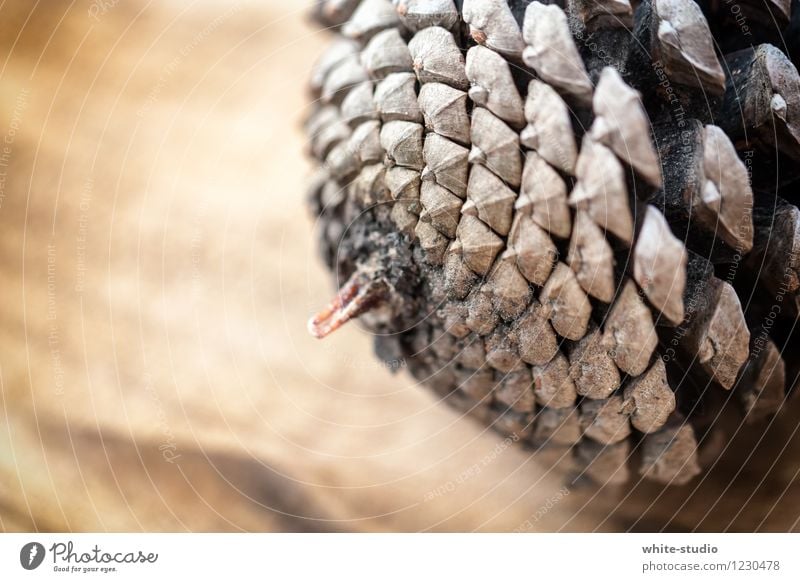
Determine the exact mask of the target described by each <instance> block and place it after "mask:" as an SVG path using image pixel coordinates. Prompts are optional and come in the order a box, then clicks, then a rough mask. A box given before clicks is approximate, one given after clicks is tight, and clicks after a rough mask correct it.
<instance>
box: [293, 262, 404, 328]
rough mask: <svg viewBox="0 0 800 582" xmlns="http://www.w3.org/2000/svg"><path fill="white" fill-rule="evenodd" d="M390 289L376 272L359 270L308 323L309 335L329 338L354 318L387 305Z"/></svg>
mask: <svg viewBox="0 0 800 582" xmlns="http://www.w3.org/2000/svg"><path fill="white" fill-rule="evenodd" d="M387 290H388V286H387V283H386V281H385V280H384V279H383V278H382V277H380V276H378V275H376V274H375V272H374V271H373V270H369V271H368V270H366V269H359V270H356V272H355V273H353V275H352V276H351V277H350V278H349V279H348V280H347V282H346V283H345V284H344V285H343V286H342V287H341V289H339V292H338V293H337V294H336V295H335V296H334V298H333V299H332V300H331V302H330V303H328V305H327V306H326V307H325V308H324V309H322V310H321V311H320V312H319V313H317V314H316V315H315V316H314V317H312V318H311V319H309V320H308V331H309V333H310V334H311V335H313V336H314V337H316V338H319V339H322V338H324V337H327V336H328V335H330V334H331V333H333V332H334V331H336V330H337V329H339V328H340V327H342V326H343V325H344V324H345V323H347V322H348V321H350V320H351V319H354V318H356V317H358V316H359V315H363V314H364V313H366V312H368V311H370V310H372V309H374V308H376V307H378V306H380V305H381V304H383V303H384V302H385V300H386V297H387Z"/></svg>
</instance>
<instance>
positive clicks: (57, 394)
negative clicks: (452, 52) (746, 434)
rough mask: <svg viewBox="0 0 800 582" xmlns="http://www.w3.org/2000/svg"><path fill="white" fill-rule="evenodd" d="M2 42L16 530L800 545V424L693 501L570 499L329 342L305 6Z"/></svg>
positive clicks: (7, 512) (176, 17) (200, 12)
mask: <svg viewBox="0 0 800 582" xmlns="http://www.w3.org/2000/svg"><path fill="white" fill-rule="evenodd" d="M0 19H1V20H0V21H2V23H3V24H2V28H0V45H2V47H3V51H2V53H1V54H2V55H4V56H3V57H2V65H1V67H2V68H0V140H3V141H2V143H0V253H2V258H1V259H0V269H2V275H1V276H2V279H1V280H2V287H0V321H2V326H0V334H2V335H0V531H3V530H5V531H17V530H42V531H55V530H58V531H61V530H113V531H119V530H125V531H139V530H145V531H151V530H168V531H184V530H213V531H221V530H225V531H228V530H230V531H239V530H248V531H251V530H259V531H286V530H290V531H383V530H401V531H419V530H433V531H439V530H456V531H473V530H491V531H498V530H499V531H505V530H515V529H521V530H545V531H552V530H565V531H574V530H580V531H583V530H594V529H599V530H625V529H662V528H668V529H684V530H686V529H695V528H697V529H733V530H745V531H746V530H749V529H756V528H761V529H777V530H786V529H791V528H794V529H798V524H797V519H798V515H800V509H798V507H797V506H798V505H799V504H798V500H800V492H798V488H797V487H796V486H795V485H794V482H795V481H796V477H797V471H798V467H800V463H799V462H798V461H797V460H796V459H795V457H797V456H798V455H797V454H794V456H792V455H791V451H792V449H794V450H797V446H796V445H797V439H796V438H795V434H794V432H793V430H791V427H779V428H776V429H775V430H776V431H783V432H780V433H779V434H778V436H777V439H778V442H781V443H786V444H787V448H786V449H785V450H784V451H780V450H779V451H770V450H764V451H759V452H758V453H757V454H756V455H755V456H754V458H753V459H752V460H751V462H750V463H748V464H747V465H746V466H745V468H744V469H745V470H744V471H743V472H738V469H739V467H740V464H739V463H738V462H736V463H734V464H732V465H731V464H727V465H726V464H725V463H723V464H722V465H720V467H719V468H718V469H717V471H716V472H715V473H714V474H713V475H712V476H711V477H710V478H708V479H707V480H706V481H705V482H703V483H702V484H701V485H700V487H699V488H697V487H695V486H690V487H687V488H683V489H680V490H673V491H670V492H667V493H666V494H663V493H662V492H660V491H658V490H655V489H651V488H648V487H644V486H634V487H633V488H632V489H631V490H616V491H614V490H602V491H600V492H597V491H593V490H591V489H586V488H580V487H578V488H574V487H573V488H570V489H567V490H564V489H562V487H563V485H564V483H565V473H564V471H562V470H561V469H560V468H555V469H552V468H550V467H551V463H552V462H553V461H557V459H550V458H539V457H531V456H530V455H529V454H528V453H527V452H525V451H521V450H518V449H517V448H515V447H507V446H505V444H504V443H503V441H502V440H501V439H500V438H499V437H497V436H495V435H494V434H492V433H488V432H486V431H485V430H484V429H483V428H482V427H480V426H478V425H476V424H474V423H473V422H472V421H470V420H468V419H463V418H460V417H459V415H457V414H455V413H454V412H451V411H450V410H449V409H447V408H445V407H444V406H440V405H438V404H437V402H436V400H435V399H434V398H433V397H432V396H430V395H429V394H428V393H427V392H426V391H425V390H424V389H421V388H420V387H417V386H416V385H415V384H414V382H413V381H412V380H411V379H410V378H409V377H407V376H406V375H404V374H402V373H400V374H396V375H393V374H391V372H390V371H389V370H387V369H385V368H382V367H381V366H380V365H378V364H377V363H376V362H375V360H374V359H373V358H372V354H371V345H370V343H371V342H370V339H369V337H367V335H366V334H365V333H363V332H362V331H360V330H359V329H357V327H356V326H353V327H352V328H350V329H346V330H343V331H341V332H339V333H337V334H335V335H334V336H333V337H331V338H329V339H328V340H326V341H325V342H322V343H321V342H318V341H316V340H313V339H312V338H310V337H309V336H308V335H307V333H306V329H305V321H306V319H307V317H308V316H309V314H310V313H312V311H313V310H314V309H315V308H316V307H318V306H320V305H321V304H322V303H323V302H324V301H325V300H326V299H328V297H329V295H330V292H331V284H330V282H329V280H328V278H327V277H326V275H325V274H324V272H323V270H322V267H321V265H320V263H319V261H318V260H317V257H316V256H315V254H314V248H313V244H312V243H313V239H312V236H311V235H310V233H311V231H312V229H313V223H312V221H311V220H310V219H309V218H308V216H307V214H306V209H305V207H304V201H303V196H304V192H303V184H304V181H305V178H306V176H307V173H308V167H307V164H306V162H305V158H304V143H303V139H302V136H301V133H300V131H299V124H300V122H301V119H302V117H303V115H304V112H305V107H306V98H307V97H306V93H305V80H306V77H307V74H308V70H309V67H310V66H311V64H312V62H313V60H314V58H315V57H316V56H317V55H318V54H319V52H320V50H321V49H322V47H323V46H324V43H325V42H326V39H327V36H326V34H325V33H323V32H319V31H316V30H314V29H313V27H311V26H309V25H308V24H307V22H306V21H305V6H303V5H302V3H290V2H278V1H277V0H273V1H264V2H255V1H251V2H247V1H241V2H235V1H234V2H231V3H222V2H212V1H211V0H203V1H194V2H190V1H176V2H168V3H167V2H161V3H154V2H145V1H143V0H142V1H133V0H110V1H105V2H103V1H100V0H98V1H96V2H87V1H78V2H73V3H47V5H46V6H45V5H44V4H41V3H30V2H26V1H24V0H17V1H11V2H9V1H7V2H4V3H2V4H0ZM781 439H782V440H781ZM773 442H774V441H773ZM762 448H763V447H762ZM787 451H788V453H787ZM776 455H781V456H780V457H779V459H778V460H779V462H778V463H776V464H774V467H773V469H772V471H771V472H770V473H769V477H768V479H765V480H762V477H763V476H764V474H765V467H769V466H770V462H771V459H775V458H776ZM565 491H568V492H569V494H568V495H565V493H564V492H565ZM684 501H686V503H685V504H684Z"/></svg>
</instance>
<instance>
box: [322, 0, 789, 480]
mask: <svg viewBox="0 0 800 582" xmlns="http://www.w3.org/2000/svg"><path fill="white" fill-rule="evenodd" d="M738 6H740V7H741V11H742V14H744V15H745V16H746V28H747V29H746V30H745V29H744V28H743V26H744V25H743V20H742V19H741V18H738V19H737V18H735V17H734V15H733V14H732V13H731V11H730V10H729V9H728V5H727V4H724V3H718V2H717V3H710V2H709V3H706V2H704V1H697V2H695V0H644V1H642V2H640V3H635V4H632V3H629V1H628V0H556V1H555V2H552V3H549V4H544V3H541V2H538V1H533V2H529V1H526V0H463V1H461V2H458V1H453V0H427V1H425V0H395V1H392V0H325V1H322V2H319V3H318V4H317V5H316V7H315V9H314V16H315V19H316V20H317V21H318V22H319V23H320V24H321V25H322V26H324V27H326V28H329V29H330V31H331V34H332V36H334V37H335V38H334V39H333V41H332V43H331V45H330V47H329V48H328V50H327V51H326V52H325V53H324V54H323V55H322V56H321V58H320V59H319V61H318V63H317V65H316V66H315V68H314V70H313V71H312V73H311V83H310V85H311V91H312V93H313V105H312V106H311V112H310V114H309V116H308V118H307V121H306V132H307V137H308V142H309V151H310V154H311V155H312V156H313V157H314V159H315V160H316V161H317V162H318V166H319V169H318V172H317V174H316V176H315V177H314V179H313V183H312V187H311V188H310V193H309V200H310V204H311V207H312V209H313V212H314V214H315V215H316V217H317V218H318V230H319V235H320V247H321V251H322V255H323V257H324V259H325V261H326V262H327V264H328V265H329V267H330V268H331V270H332V272H333V273H334V275H335V279H336V281H339V282H340V288H339V289H338V293H337V294H336V295H335V297H334V299H333V300H332V302H331V304H330V305H328V306H327V307H325V308H323V309H322V310H321V311H320V312H319V313H318V314H317V315H316V316H314V317H312V319H311V320H310V322H309V330H310V331H311V333H313V334H314V335H316V336H318V337H324V336H325V335H327V334H329V333H331V332H332V331H334V330H335V329H336V328H338V327H339V326H341V325H342V324H344V323H345V322H347V321H348V320H351V319H353V318H356V317H359V318H361V321H363V322H364V324H365V325H366V326H367V327H368V328H370V329H372V330H374V331H375V332H376V335H375V337H376V340H375V342H376V353H377V355H378V357H381V358H384V359H386V360H397V359H403V360H405V361H406V362H407V363H408V368H409V370H410V372H411V373H412V374H413V375H414V377H415V378H416V379H417V380H418V381H419V382H420V383H421V384H425V385H427V386H429V387H430V388H431V389H433V390H434V391H435V392H436V393H437V394H438V395H439V396H440V398H441V400H442V401H444V402H446V403H448V404H450V405H452V406H455V407H457V408H458V409H460V410H462V411H464V412H467V413H469V414H470V415H473V416H475V417H477V418H478V419H480V420H481V421H482V422H484V423H486V424H487V425H490V426H491V427H492V428H494V429H496V430H497V431H500V432H501V433H503V434H506V435H514V436H515V438H517V439H518V440H519V442H520V443H522V444H523V445H526V446H529V447H531V448H532V449H534V450H535V449H540V448H545V447H547V448H556V449H562V450H563V451H564V453H565V454H568V455H571V457H572V458H573V459H574V467H575V471H576V472H577V473H578V474H579V475H582V476H585V477H587V478H589V479H591V480H593V481H595V482H598V483H601V484H605V483H622V482H625V481H626V480H628V479H631V478H636V479H638V478H647V479H652V480H656V481H658V482H661V483H664V484H671V485H681V484H685V483H687V482H689V481H690V480H692V479H693V478H694V477H695V476H697V475H698V474H699V473H701V471H702V468H703V465H704V464H707V463H710V462H713V461H714V458H715V455H716V454H717V452H718V449H719V448H720V446H719V443H720V442H724V438H723V439H720V438H719V437H720V433H721V432H722V431H724V430H726V429H725V428H723V425H725V424H726V423H723V422H722V421H721V419H722V418H730V415H734V418H737V417H738V422H736V423H733V424H732V425H731V423H727V426H728V427H730V426H734V427H735V428H734V430H759V427H762V430H763V422H764V419H768V418H770V417H772V416H773V415H775V414H778V413H780V412H781V411H782V410H783V409H785V408H786V407H787V401H788V399H790V398H791V397H792V395H793V388H794V386H793V385H794V383H795V382H794V381H795V378H796V375H797V371H796V370H797V363H798V362H797V361H794V360H797V359H798V358H797V357H796V356H793V355H792V354H796V353H797V352H796V349H797V348H796V346H797V343H798V342H797V337H795V336H797V334H795V333H793V330H794V328H795V327H796V326H795V323H796V319H797V317H798V310H799V308H800V301H798V292H800V276H799V274H798V271H799V270H800V259H798V246H800V211H799V210H798V208H797V206H795V203H796V202H797V199H798V198H800V189H798V184H800V183H799V182H798V176H799V175H800V78H799V77H798V73H797V69H796V67H795V64H793V62H792V57H793V56H794V58H795V59H796V58H797V56H798V55H797V53H796V52H795V53H794V54H793V51H795V49H797V46H796V42H795V41H793V40H792V39H794V38H796V37H797V36H798V23H800V6H799V5H798V3H797V2H794V3H791V2H790V1H789V0H742V1H741V2H740V3H739V5H738ZM784 38H785V39H789V40H788V41H784ZM793 42H795V44H792V43H793ZM785 355H789V356H790V357H788V358H785V357H784V356H785ZM743 427H744V428H743ZM722 436H723V437H724V436H725V435H724V434H722Z"/></svg>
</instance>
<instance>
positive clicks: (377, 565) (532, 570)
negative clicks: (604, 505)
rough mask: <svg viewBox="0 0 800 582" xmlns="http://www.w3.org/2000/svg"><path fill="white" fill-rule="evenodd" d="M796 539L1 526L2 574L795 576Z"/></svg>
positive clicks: (483, 579)
mask: <svg viewBox="0 0 800 582" xmlns="http://www.w3.org/2000/svg"><path fill="white" fill-rule="evenodd" d="M799 548H800V537H798V535H796V534H794V535H793V534H758V535H753V534H74V535H70V534H4V535H0V580H3V581H6V580H9V581H11V580H13V581H16V580H66V579H70V580H79V579H81V580H82V579H93V580H114V581H123V580H136V581H140V580H162V579H163V580H167V579H168V580H194V578H192V579H187V578H186V576H198V577H199V578H197V579H198V580H208V579H212V578H211V577H212V576H213V577H223V576H226V577H229V578H227V579H226V580H230V581H231V582H233V581H237V582H238V581H239V580H259V581H265V580H266V581H268V580H281V581H283V580H303V581H305V580H319V581H325V582H329V581H337V580H346V581H348V582H353V581H355V582H358V581H361V580H364V581H370V582H374V581H381V582H382V581H395V580H397V581H401V580H402V581H403V582H407V581H409V580H411V581H414V582H416V581H423V580H424V581H427V580H435V581H437V582H438V581H442V582H443V581H445V580H456V581H458V582H466V581H471V580H476V581H477V580H479V581H480V582H491V581H496V580H507V581H513V580H520V581H535V580H546V581H548V582H549V581H554V580H555V581H557V582H567V581H570V580H578V579H579V578H578V577H579V576H586V577H587V578H586V579H601V580H604V579H613V580H615V581H624V580H648V579H652V580H700V579H702V580H749V581H754V580H800V568H799V567H798V565H799V564H800V556H798V554H799V553H800V551H799ZM612 576H613V578H612ZM589 577H591V578H589ZM598 577H599V578H598Z"/></svg>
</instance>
